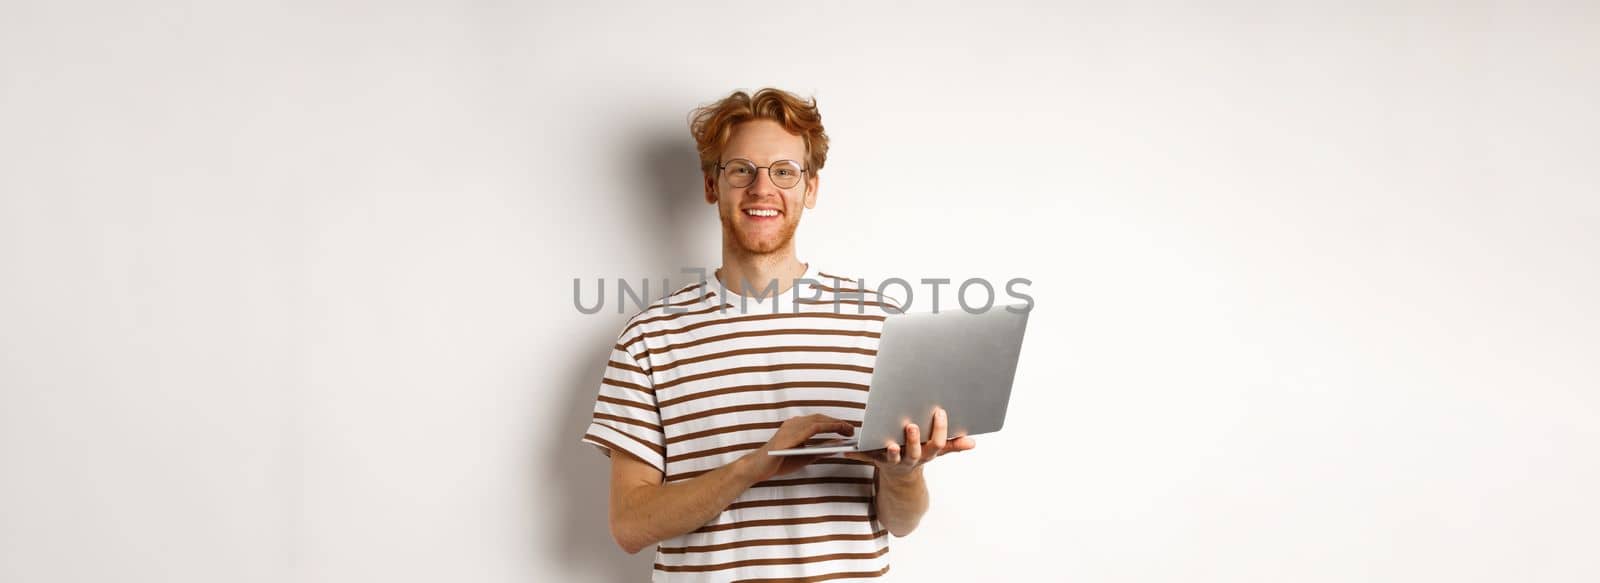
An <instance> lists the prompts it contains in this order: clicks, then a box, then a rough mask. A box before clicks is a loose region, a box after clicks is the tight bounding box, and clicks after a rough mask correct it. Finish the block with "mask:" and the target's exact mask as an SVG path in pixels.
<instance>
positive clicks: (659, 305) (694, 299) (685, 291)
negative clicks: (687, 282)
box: [640, 282, 717, 314]
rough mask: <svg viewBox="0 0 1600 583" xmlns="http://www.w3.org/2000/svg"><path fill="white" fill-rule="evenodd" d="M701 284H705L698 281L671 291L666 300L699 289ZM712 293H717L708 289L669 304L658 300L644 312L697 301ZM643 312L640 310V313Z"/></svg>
mask: <svg viewBox="0 0 1600 583" xmlns="http://www.w3.org/2000/svg"><path fill="white" fill-rule="evenodd" d="M703 286H705V282H700V283H697V284H694V285H691V286H689V287H686V288H683V289H680V290H678V291H675V292H672V295H670V296H667V300H668V301H670V300H671V299H672V298H675V297H678V296H681V295H683V294H686V293H689V292H692V291H694V290H696V289H699V288H701V287H703ZM714 295H717V292H713V291H708V292H706V294H705V295H703V296H698V297H695V298H693V299H688V300H683V301H679V302H675V303H671V304H669V303H667V302H666V301H660V302H656V303H654V304H650V307H648V308H645V309H644V312H648V311H650V310H654V309H656V308H660V307H664V306H687V305H689V304H692V303H695V302H698V301H700V300H703V299H706V298H709V297H711V296H714ZM640 299H643V298H640ZM644 312H640V313H641V314H642V313H644Z"/></svg>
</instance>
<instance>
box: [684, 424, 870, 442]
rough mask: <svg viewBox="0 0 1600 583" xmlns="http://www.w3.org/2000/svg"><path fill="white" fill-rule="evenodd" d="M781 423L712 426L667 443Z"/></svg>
mask: <svg viewBox="0 0 1600 583" xmlns="http://www.w3.org/2000/svg"><path fill="white" fill-rule="evenodd" d="M845 422H846V423H849V424H850V425H852V426H854V427H855V428H857V429H860V428H861V422H860V421H848V420H847V421H845ZM782 425H783V422H782V421H763V422H761V423H742V424H739V425H729V426H727V427H713V428H711V429H707V430H705V431H696V432H694V433H685V434H683V435H677V436H673V437H668V438H667V443H677V442H680V441H688V440H691V439H700V438H702V437H710V436H713V435H717V434H720V433H733V432H735V431H749V430H752V429H777V428H778V427H779V426H782Z"/></svg>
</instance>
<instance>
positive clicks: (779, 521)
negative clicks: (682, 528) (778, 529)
mask: <svg viewBox="0 0 1600 583" xmlns="http://www.w3.org/2000/svg"><path fill="white" fill-rule="evenodd" d="M871 521H872V516H871V515H863V514H829V515H826V516H802V517H799V518H763V519H760V520H745V521H742V522H728V523H724V524H708V525H705V526H702V527H700V528H697V529H695V530H694V532H718V531H723V530H734V529H739V528H751V527H756V526H787V525H792V524H819V523H823V522H871Z"/></svg>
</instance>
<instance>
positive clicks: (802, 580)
mask: <svg viewBox="0 0 1600 583" xmlns="http://www.w3.org/2000/svg"><path fill="white" fill-rule="evenodd" d="M888 572H889V565H884V566H883V568H882V569H878V570H876V571H847V572H843V573H828V574H826V575H816V576H813V577H793V578H787V579H783V578H778V579H772V578H768V579H739V580H737V581H734V582H733V583H820V582H822V581H832V580H834V579H845V578H852V579H871V578H873V577H882V576H883V575H884V574H885V573H888Z"/></svg>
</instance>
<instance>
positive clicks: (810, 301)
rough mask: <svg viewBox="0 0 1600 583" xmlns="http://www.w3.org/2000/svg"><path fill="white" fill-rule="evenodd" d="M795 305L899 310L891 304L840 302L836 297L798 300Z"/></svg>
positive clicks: (859, 301)
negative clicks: (831, 305) (835, 305)
mask: <svg viewBox="0 0 1600 583" xmlns="http://www.w3.org/2000/svg"><path fill="white" fill-rule="evenodd" d="M795 303H797V304H816V305H830V304H837V305H841V306H845V305H849V306H867V307H872V308H894V309H896V310H898V309H900V306H897V305H894V304H891V303H885V302H865V301H861V300H841V299H838V298H837V297H836V298H834V299H831V300H800V301H797V302H795Z"/></svg>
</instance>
